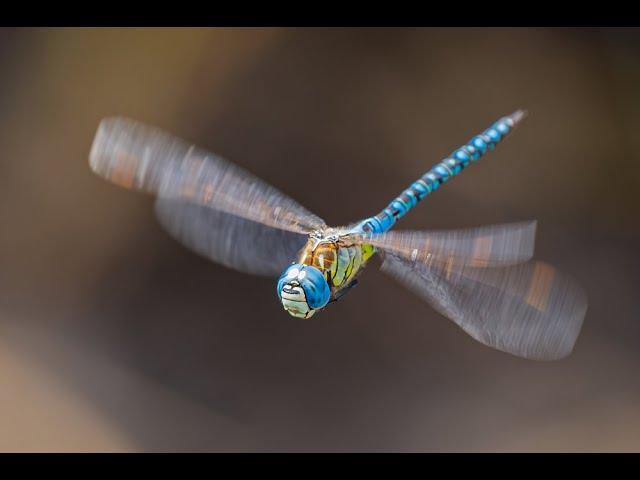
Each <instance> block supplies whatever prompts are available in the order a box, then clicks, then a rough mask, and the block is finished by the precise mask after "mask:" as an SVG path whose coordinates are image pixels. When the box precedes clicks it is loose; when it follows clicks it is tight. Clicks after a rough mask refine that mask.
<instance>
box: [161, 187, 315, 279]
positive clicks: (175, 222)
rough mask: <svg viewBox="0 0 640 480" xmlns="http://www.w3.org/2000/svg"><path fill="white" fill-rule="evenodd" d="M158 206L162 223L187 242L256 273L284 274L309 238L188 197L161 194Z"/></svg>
mask: <svg viewBox="0 0 640 480" xmlns="http://www.w3.org/2000/svg"><path fill="white" fill-rule="evenodd" d="M155 208H156V216H157V217H158V220H159V221H160V224H161V225H162V226H163V227H164V228H165V229H166V230H167V231H168V232H169V233H170V234H171V235H172V236H173V237H175V238H176V239H177V240H179V241H180V242H182V243H183V244H184V245H186V246H187V247H189V248H190V249H192V250H194V251H195V252H196V253H198V254H200V255H202V256H204V257H207V258H209V259H211V260H213V261H214V262H217V263H220V264H222V265H225V266H227V267H230V268H234V269H236V270H239V271H241V272H246V273H252V274H255V275H267V276H277V275H279V274H280V273H282V269H283V268H284V267H285V266H286V265H287V264H289V263H291V262H292V261H293V260H294V259H295V257H296V255H297V253H298V251H299V250H300V249H301V248H302V247H303V246H304V244H305V242H306V241H307V239H308V236H306V235H301V234H297V233H293V232H288V231H284V230H280V229H276V228H271V227H268V226H266V225H263V224H261V223H257V222H252V221H250V220H246V219H244V218H240V217H237V216H235V215H231V214H228V213H225V212H221V211H219V210H214V209H211V208H207V207H203V206H202V205H197V204H193V203H190V202H186V201H184V200H175V199H170V198H163V197H158V199H157V200H156V205H155Z"/></svg>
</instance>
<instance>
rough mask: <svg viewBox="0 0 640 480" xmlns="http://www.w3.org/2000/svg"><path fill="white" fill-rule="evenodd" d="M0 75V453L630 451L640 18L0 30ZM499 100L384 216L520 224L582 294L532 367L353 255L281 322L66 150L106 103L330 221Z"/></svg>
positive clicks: (360, 206)
mask: <svg viewBox="0 0 640 480" xmlns="http://www.w3.org/2000/svg"><path fill="white" fill-rule="evenodd" d="M0 65H1V66H2V76H1V77H0V145H1V146H2V157H1V159H0V168H1V169H0V227H1V229H2V233H1V234H0V382H1V383H0V450H2V451H34V450H35V451H173V450H197V451H208V450H213V451H227V450H241V451H245V450H250V451H255V450H259V451H262V450H267V451H280V450H286V451H315V450H322V451H327V450H328V451H344V450H349V451H351V450H355V451H370V450H374V451H379V450H392V451H449V450H453V451H523V450H524V451H529V450H533V451H557V450H562V451H594V450H595V451H600V450H605V451H610V450H623V451H638V450H640V379H639V378H638V370H639V369H640V318H638V317H639V314H640V301H639V299H638V291H637V288H638V286H639V285H640V271H639V269H638V267H639V266H640V263H639V260H640V255H639V254H638V238H639V235H638V234H639V224H638V209H637V203H638V196H637V191H638V188H639V186H640V154H639V153H638V152H639V151H640V148H639V145H640V144H639V143H638V140H637V134H636V132H637V131H638V127H639V126H640V90H639V88H638V85H640V31H638V30H633V29H609V30H596V29H111V28H109V29H34V30H30V29H18V30H13V29H3V30H0ZM517 108H526V109H528V110H529V112H530V116H529V118H528V119H527V120H526V122H525V123H524V124H523V126H522V128H519V129H518V131H517V132H516V133H515V134H514V135H513V136H511V137H510V138H509V139H508V140H507V141H506V142H505V143H504V144H503V145H501V146H500V147H499V148H498V149H497V150H496V151H495V152H493V153H492V154H491V155H490V156H488V157H487V158H486V159H484V160H482V162H481V163H480V164H478V166H476V167H474V168H472V169H471V170H469V171H467V172H465V173H464V175H462V176H460V177H459V178H457V179H456V180H455V181H452V182H450V183H448V184H447V186H446V188H443V189H442V190H439V191H438V192H437V193H436V194H434V195H433V196H431V197H429V198H428V200H427V201H425V202H424V204H423V205H421V206H420V207H419V208H418V209H416V210H415V211H414V212H412V214H410V215H409V216H408V217H406V219H404V220H403V225H402V226H403V227H404V228H420V227H422V228H426V227H428V228H454V227H455V228H458V227H468V226H476V225H481V224H485V223H499V222H510V221H518V220H524V219H530V218H537V219H538V220H539V229H538V237H537V241H538V244H537V256H538V258H540V259H544V260H546V261H548V262H551V263H554V264H555V265H557V266H558V267H559V268H561V269H562V270H564V271H566V272H568V273H570V274H572V275H573V276H574V277H575V278H576V279H577V280H578V281H579V282H580V283H581V284H582V285H583V286H584V288H585V289H586V290H587V293H588V296H589V301H590V306H589V310H588V312H587V317H586V320H585V324H584V328H583V331H582V334H581V336H580V337H579V338H578V342H577V344H576V348H575V350H574V353H573V354H572V355H571V356H570V357H568V358H567V359H565V360H563V361H559V362H553V363H541V362H533V361H526V360H521V359H518V358H515V357H512V356H509V355H507V354H504V353H500V352H498V351H494V350H491V349H489V348H487V347H484V346H483V345H481V344H479V343H477V342H475V341H474V340H473V339H471V337H469V336H467V335H466V334H465V333H464V332H462V330H460V329H459V328H458V327H457V326H455V324H453V323H452V322H450V321H448V320H446V319H444V318H443V317H441V316H440V315H438V314H437V313H435V312H434V311H433V310H431V309H430V308H429V307H428V306H427V305H425V304H423V303H421V302H420V300H418V299H417V298H416V297H414V296H413V295H411V294H410V293H408V292H406V291H404V290H403V289H402V288H401V287H399V286H398V285H396V284H395V283H393V281H391V280H390V279H389V278H386V277H385V276H384V275H382V274H381V273H380V272H378V271H377V269H376V268H375V266H374V267H373V268H369V271H368V272H367V273H366V274H365V277H366V278H364V279H363V280H364V281H362V282H361V284H360V286H359V287H358V288H357V289H356V290H355V291H354V292H353V293H352V294H351V295H349V298H348V300H347V301H344V302H340V303H338V304H336V305H335V306H333V307H332V308H329V309H327V310H326V311H325V312H323V313H322V314H321V315H319V316H317V317H315V318H314V319H313V320H311V321H307V322H305V321H300V320H296V319H293V318H291V317H289V316H287V315H286V314H285V313H284V312H283V311H282V309H281V307H280V306H279V305H278V302H277V297H276V295H275V288H274V282H273V281H271V280H269V279H262V278H257V277H256V278H254V277H251V276H247V275H243V274H240V273H236V272H233V271H231V270H227V269H224V268H223V267H220V266H218V265H215V264H213V263H209V262H207V261H205V260H203V259H201V258H200V257H198V256H196V255H195V254H193V253H191V252H189V251H188V250H186V249H185V248H183V247H182V246H181V245H179V244H178V243H177V242H175V241H174V240H172V239H171V238H170V237H169V236H168V235H166V234H165V233H164V232H163V231H162V230H161V228H160V227H159V226H158V224H157V223H156V221H155V219H154V215H153V210H152V199H151V198H150V197H146V196H144V195H141V194H135V193H130V192H127V191H125V190H123V189H119V188H117V187H115V186H113V185H111V184H108V183H107V182H105V181H103V180H102V179H100V178H98V177H96V176H94V175H93V174H92V173H91V171H90V170H89V167H88V163H87V157H88V152H89V147H90V145H91V142H92V139H93V135H94V132H95V129H96V127H97V125H98V122H99V120H100V119H101V118H102V117H104V116H107V115H112V114H123V115H127V116H131V117H134V118H137V119H139V120H142V121H144V122H147V123H150V124H155V125H158V126H160V127H163V128H164V129H166V130H169V131H171V132H173V133H175V134H177V135H179V136H182V137H185V138H187V139H189V140H192V141H194V142H196V143H198V144H200V145H201V146H203V147H207V148H209V149H211V150H212V151H215V152H217V153H219V154H220V155H223V156H225V157H227V158H229V159H231V160H233V161H235V162H237V163H238V164H240V165H242V166H245V167H247V168H248V169H249V170H251V171H253V172H254V173H256V174H258V175H259V176H261V177H262V178H264V179H266V180H267V181H269V182H271V183H273V184H274V185H276V186H277V187H279V188H280V189H282V190H283V191H285V192H287V193H288V194H290V195H291V196H292V197H294V198H296V199H297V200H299V201H300V202H301V203H302V204H304V205H305V206H307V207H308V208H310V209H311V210H313V211H315V212H317V213H318V214H319V215H321V216H322V217H324V218H325V219H326V220H327V221H328V222H329V223H334V224H341V223H345V222H348V221H351V220H355V219H357V218H361V217H363V216H365V215H369V214H372V213H376V212H377V211H378V210H379V209H380V208H382V207H383V206H385V205H386V203H387V201H388V200H389V199H391V198H392V197H393V196H394V195H396V194H397V193H399V191H400V190H401V189H402V188H404V187H405V186H406V185H407V184H408V183H409V182H410V181H412V180H413V179H414V178H416V177H417V176H418V175H420V174H422V173H423V172H424V171H425V170H426V169H427V168H429V167H430V166H431V165H432V164H433V163H435V162H437V161H439V160H440V159H441V158H443V157H444V156H445V155H446V154H448V153H449V152H450V151H451V150H452V149H454V148H455V147H457V146H458V145H460V144H462V143H463V142H465V141H466V140H468V138H470V136H471V135H473V134H475V133H477V132H479V131H481V130H482V129H484V128H485V127H486V126H487V125H489V124H490V123H491V122H492V121H493V120H495V119H497V118H499V117H500V116H501V115H504V114H507V113H510V112H511V111H513V110H515V109H517ZM309 178H313V179H314V181H313V182H309V181H308V179H309ZM327 199H328V200H329V201H327ZM247 298H248V300H247ZM239 302H245V303H246V304H247V309H246V311H243V310H241V309H239V308H237V305H238V303H239ZM255 312H259V313H258V314H256V313H255Z"/></svg>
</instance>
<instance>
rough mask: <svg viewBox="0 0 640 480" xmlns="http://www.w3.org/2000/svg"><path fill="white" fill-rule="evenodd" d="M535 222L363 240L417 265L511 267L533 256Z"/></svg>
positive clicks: (395, 233)
mask: <svg viewBox="0 0 640 480" xmlns="http://www.w3.org/2000/svg"><path fill="white" fill-rule="evenodd" d="M535 234H536V222H535V221H530V222H519V223H508V224H503V225H491V226H485V227H479V228H470V229H465V230H433V231H429V230H417V231H409V230H399V231H391V232H387V233H383V234H380V235H374V236H370V237H364V238H363V239H362V242H364V243H370V244H371V245H374V246H375V247H377V248H380V249H382V250H385V251H387V252H391V253H394V254H396V255H398V256H401V257H404V258H406V259H407V260H411V261H414V262H422V263H427V264H433V263H436V264H439V265H446V266H447V267H448V268H450V267H451V266H465V265H466V266H472V267H487V266H499V265H512V264H515V263H521V262H524V261H526V260H529V259H530V258H531V257H532V256H533V248H534V243H535Z"/></svg>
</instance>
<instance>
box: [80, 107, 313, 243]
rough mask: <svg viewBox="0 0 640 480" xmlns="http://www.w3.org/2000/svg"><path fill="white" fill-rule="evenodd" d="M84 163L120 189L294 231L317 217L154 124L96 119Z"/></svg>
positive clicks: (310, 226)
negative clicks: (164, 198) (119, 186)
mask: <svg viewBox="0 0 640 480" xmlns="http://www.w3.org/2000/svg"><path fill="white" fill-rule="evenodd" d="M89 163H90V165H91V168H92V169H93V171H94V172H96V173H97V174H98V175H101V176H103V177H104V178H106V179H107V180H110V181H112V182H113V183H116V184H118V185H121V186H124V187H126V188H131V189H136V190H142V191H145V192H149V193H154V194H157V195H158V196H162V197H166V198H173V199H180V200H188V201H190V202H192V203H197V204H200V205H204V206H207V207H211V208H215V209H216V210H220V211H223V212H226V213H231V214H234V215H237V216H239V217H242V218H245V219H247V220H252V221H254V222H258V223H262V224H265V225H268V226H270V227H274V228H279V229H282V230H288V231H291V232H297V233H308V232H309V231H311V230H315V229H318V228H322V227H323V226H324V222H323V221H322V219H320V218H319V217H317V216H316V215H314V214H313V213H311V212H309V211H308V210H306V209H305V208H304V207H302V206H301V205H299V204H298V203H297V202H295V201H294V200H292V199H291V198H289V197H287V196H286V195H284V194H283V193H281V192H280V191H278V190H277V189H275V188H274V187H272V186H271V185H269V184H267V183H265V182H264V181H262V180H260V179H259V178H257V177H255V176H254V175H252V174H251V173H249V172H247V171H246V170H244V169H242V168H240V167H238V166H237V165H234V164H232V163H231V162H228V161H226V160H224V159H222V158H220V157H218V156H215V155H213V154H211V153H209V152H206V151H205V150H201V149H199V148H197V147H195V146H193V145H189V144H188V143H186V142H184V141H182V140H180V139H178V138H176V137H173V136H171V135H169V134H167V133H165V132H163V131H161V130H159V129H156V128H153V127H149V126H146V125H144V124H141V123H138V122H136V121H134V120H129V119H126V118H107V119H104V120H102V122H100V126H99V127H98V132H97V133H96V137H95V139H94V141H93V146H92V148H91V154H90V157H89Z"/></svg>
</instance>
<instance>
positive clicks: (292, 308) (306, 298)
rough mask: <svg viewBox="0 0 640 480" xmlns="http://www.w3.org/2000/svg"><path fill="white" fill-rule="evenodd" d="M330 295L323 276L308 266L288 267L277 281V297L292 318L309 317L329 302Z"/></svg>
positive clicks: (294, 265)
mask: <svg viewBox="0 0 640 480" xmlns="http://www.w3.org/2000/svg"><path fill="white" fill-rule="evenodd" d="M330 295H331V292H330V290H329V285H328V284H327V281H326V280H325V278H324V275H322V272H321V271H320V270H318V269H317V268H315V267H312V266H310V265H303V264H301V263H294V264H292V265H289V267H287V269H286V270H285V271H284V272H282V275H281V276H280V279H279V280H278V297H279V298H280V301H281V302H282V306H283V307H284V309H285V310H286V311H287V312H289V314H291V315H293V316H294V317H299V318H309V317H311V316H312V315H313V314H314V313H316V310H319V309H321V308H322V307H324V306H325V305H326V304H327V303H328V302H329V296H330Z"/></svg>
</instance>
